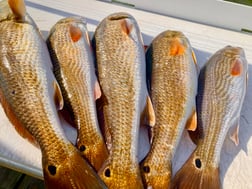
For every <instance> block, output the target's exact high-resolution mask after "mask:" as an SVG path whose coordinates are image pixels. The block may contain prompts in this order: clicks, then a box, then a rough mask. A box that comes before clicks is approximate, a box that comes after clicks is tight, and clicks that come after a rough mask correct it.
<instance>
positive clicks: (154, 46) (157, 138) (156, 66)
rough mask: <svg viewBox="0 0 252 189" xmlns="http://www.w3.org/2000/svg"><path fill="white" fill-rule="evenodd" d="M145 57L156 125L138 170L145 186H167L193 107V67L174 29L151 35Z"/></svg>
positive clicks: (187, 49) (186, 43)
mask: <svg viewBox="0 0 252 189" xmlns="http://www.w3.org/2000/svg"><path fill="white" fill-rule="evenodd" d="M146 58H147V63H148V64H150V65H151V66H149V67H151V71H148V72H147V73H149V75H148V76H149V77H148V80H149V81H150V82H149V83H150V95H151V100H152V103H153V107H154V111H155V114H156V124H155V125H154V126H153V128H151V136H152V139H151V149H150V151H149V153H148V154H147V156H146V158H145V159H144V160H143V162H141V171H142V176H143V178H144V183H145V186H146V187H151V188H153V189H156V188H169V186H170V179H171V175H172V168H171V161H172V158H173V156H174V153H175V150H176V148H177V146H178V143H179V141H180V137H181V135H182V132H183V130H184V128H185V126H186V122H187V120H188V119H189V118H190V117H191V116H193V115H194V114H193V113H194V111H195V109H196V108H195V97H196V93H197V77H198V74H197V66H196V62H194V59H193V51H192V48H191V46H190V43H189V41H188V40H187V38H186V37H185V36H184V35H183V33H181V32H178V31H169V30H168V31H164V32H162V33H161V34H159V35H158V36H157V37H156V38H154V39H153V41H152V43H151V45H150V47H149V49H148V50H147V53H146Z"/></svg>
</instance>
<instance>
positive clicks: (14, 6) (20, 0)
mask: <svg viewBox="0 0 252 189" xmlns="http://www.w3.org/2000/svg"><path fill="white" fill-rule="evenodd" d="M8 4H9V7H10V9H11V11H12V13H13V14H14V15H15V17H16V18H17V19H21V20H23V19H24V18H25V15H26V7H25V2H24V0H8Z"/></svg>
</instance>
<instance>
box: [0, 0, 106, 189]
mask: <svg viewBox="0 0 252 189" xmlns="http://www.w3.org/2000/svg"><path fill="white" fill-rule="evenodd" d="M0 101H1V104H2V106H3V109H4V111H5V113H6V115H7V117H8V118H9V120H10V122H11V123H12V124H13V125H14V126H15V128H16V130H17V131H18V132H19V134H20V135H21V136H23V137H24V138H28V139H29V140H30V141H32V139H35V141H36V142H37V143H38V145H39V147H40V149H41V153H42V170H43V175H44V181H45V186H46V188H49V189H52V188H61V189H70V188H78V189H85V188H97V189H98V188H106V186H105V185H104V183H103V182H102V181H101V179H100V178H99V177H98V175H97V174H96V173H95V171H94V170H93V169H92V167H91V166H90V165H89V164H88V163H87V162H86V160H85V159H83V158H82V156H81V154H80V153H79V151H78V150H77V149H76V148H75V147H74V146H73V145H72V144H71V143H70V141H68V139H67V138H66V136H65V134H64V132H63V129H62V127H61V122H60V120H59V117H58V111H57V110H58V109H62V106H63V100H62V96H61V91H60V89H59V86H58V83H57V81H56V79H55V77H54V75H53V72H52V64H51V60H50V56H49V52H48V49H47V47H46V43H45V41H44V40H43V38H42V36H41V34H40V32H39V30H38V28H37V26H36V25H35V23H34V21H33V20H32V18H31V17H30V16H29V15H28V14H27V13H26V8H25V4H24V1H23V0H8V1H6V0H4V1H1V2H0Z"/></svg>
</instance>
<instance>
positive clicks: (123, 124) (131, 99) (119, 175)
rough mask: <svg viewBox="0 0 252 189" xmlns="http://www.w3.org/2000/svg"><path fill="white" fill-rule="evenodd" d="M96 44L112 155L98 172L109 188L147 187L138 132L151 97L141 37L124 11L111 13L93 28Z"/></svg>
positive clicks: (104, 113)
mask: <svg viewBox="0 0 252 189" xmlns="http://www.w3.org/2000/svg"><path fill="white" fill-rule="evenodd" d="M94 45H95V47H96V59H97V72H98V79H99V82H100V86H101V89H102V99H103V107H102V111H103V115H104V125H105V131H106V132H105V134H106V143H107V144H108V146H109V157H108V159H107V160H106V161H105V163H104V165H103V166H102V168H101V170H100V171H99V175H100V177H101V178H102V179H103V181H104V182H105V183H106V184H107V186H108V187H109V188H132V189H133V188H134V189H137V188H143V185H142V180H141V175H140V170H139V165H138V159H137V151H138V135H139V125H140V118H141V114H142V112H143V110H144V108H145V107H146V101H147V102H149V100H148V99H149V98H148V92H147V86H146V73H145V70H146V67H145V66H146V65H145V64H146V63H145V55H144V48H143V42H142V38H141V33H140V31H139V28H138V25H137V23H136V20H135V19H134V18H133V17H132V16H131V15H129V14H128V13H122V12H119V13H114V14H111V15H109V16H107V17H106V18H105V19H104V20H103V21H101V23H100V24H99V25H98V27H97V29H96V31H95V34H94ZM150 106H151V105H150Z"/></svg>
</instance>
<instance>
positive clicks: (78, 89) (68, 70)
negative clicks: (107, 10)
mask: <svg viewBox="0 0 252 189" xmlns="http://www.w3.org/2000/svg"><path fill="white" fill-rule="evenodd" d="M47 44H48V47H49V51H50V54H51V58H52V60H53V67H54V69H53V70H54V74H55V77H56V79H57V81H58V83H59V85H60V88H61V90H62V94H63V98H64V102H65V106H66V108H67V109H68V110H69V111H70V113H71V115H72V117H73V120H74V123H75V125H76V126H77V130H78V137H77V147H78V149H79V150H80V151H81V152H82V153H83V154H84V156H85V157H86V158H87V159H88V160H89V162H90V163H91V164H92V165H93V166H94V167H95V169H96V170H99V168H101V165H102V163H103V162H104V161H105V159H106V158H107V156H108V151H107V148H106V144H105V142H104V140H103V136H102V133H101V131H100V128H99V125H98V120H97V114H96V104H95V100H96V99H97V98H99V97H100V96H101V90H100V86H99V84H98V81H97V78H96V75H95V69H94V58H93V53H92V49H91V48H92V47H91V45H90V40H89V36H88V30H87V26H86V21H85V19H84V18H81V17H72V18H71V17H70V18H64V19H61V20H60V21H58V22H57V23H56V24H55V25H54V26H53V28H52V29H51V31H50V35H49V37H48V39H47Z"/></svg>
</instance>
